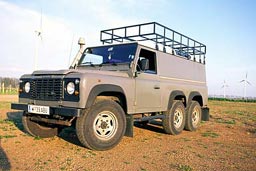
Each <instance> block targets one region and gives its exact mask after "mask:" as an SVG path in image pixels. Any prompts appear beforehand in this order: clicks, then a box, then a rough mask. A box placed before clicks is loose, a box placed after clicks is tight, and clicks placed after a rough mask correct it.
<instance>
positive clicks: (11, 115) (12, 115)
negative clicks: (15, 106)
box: [7, 111, 24, 132]
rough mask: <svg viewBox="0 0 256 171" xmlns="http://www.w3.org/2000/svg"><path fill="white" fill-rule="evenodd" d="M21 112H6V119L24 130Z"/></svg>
mask: <svg viewBox="0 0 256 171" xmlns="http://www.w3.org/2000/svg"><path fill="white" fill-rule="evenodd" d="M22 114H23V113H22V112H20V111H17V112H7V118H8V120H10V121H12V122H13V123H14V125H15V126H16V127H17V128H18V129H19V130H21V131H22V132H24V127H23V125H22Z"/></svg>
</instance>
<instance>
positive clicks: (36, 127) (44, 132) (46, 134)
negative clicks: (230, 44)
mask: <svg viewBox="0 0 256 171" xmlns="http://www.w3.org/2000/svg"><path fill="white" fill-rule="evenodd" d="M31 118H32V117H31V116H30V115H29V114H27V113H24V114H23V116H22V124H23V126H24V129H25V131H26V132H27V133H29V134H30V135H32V136H34V137H41V138H50V137H54V136H56V135H58V133H59V132H60V130H61V129H60V128H58V127H57V126H54V125H49V124H47V123H40V122H36V121H33V120H32V119H31Z"/></svg>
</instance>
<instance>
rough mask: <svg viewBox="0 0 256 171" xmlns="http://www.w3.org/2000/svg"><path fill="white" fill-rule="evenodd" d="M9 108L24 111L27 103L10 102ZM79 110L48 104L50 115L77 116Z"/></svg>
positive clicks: (26, 109) (26, 110) (26, 108)
mask: <svg viewBox="0 0 256 171" xmlns="http://www.w3.org/2000/svg"><path fill="white" fill-rule="evenodd" d="M11 109H16V110H23V111H25V112H28V104H21V103H12V104H11ZM80 112H81V109H77V108H68V107H51V106H50V115H60V116H75V117H79V116H80Z"/></svg>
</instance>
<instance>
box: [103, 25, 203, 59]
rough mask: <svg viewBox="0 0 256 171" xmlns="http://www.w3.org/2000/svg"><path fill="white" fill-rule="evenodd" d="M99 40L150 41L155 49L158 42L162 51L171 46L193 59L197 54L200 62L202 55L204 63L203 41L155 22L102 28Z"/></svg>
mask: <svg viewBox="0 0 256 171" xmlns="http://www.w3.org/2000/svg"><path fill="white" fill-rule="evenodd" d="M100 40H101V42H102V43H103V44H105V43H109V44H112V43H117V42H119V43H121V42H124V41H151V42H154V43H155V45H156V49H158V45H159V44H160V45H162V46H163V51H164V52H165V48H166V47H171V48H172V49H174V50H177V51H182V52H183V53H186V54H189V55H190V56H194V60H195V56H199V58H200V59H199V60H200V62H201V57H203V58H204V63H205V54H206V46H205V45H204V44H203V43H200V42H198V41H196V40H194V39H192V38H190V37H188V36H185V35H183V34H181V33H179V32H177V31H174V30H172V29H170V28H168V27H166V26H164V25H162V24H159V23H157V22H149V23H143V24H137V25H130V26H125V27H118V28H112V29H107V30H102V31H101V34H100Z"/></svg>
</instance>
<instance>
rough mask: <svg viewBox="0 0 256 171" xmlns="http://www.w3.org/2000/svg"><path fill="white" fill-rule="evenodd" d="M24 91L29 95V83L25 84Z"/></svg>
mask: <svg viewBox="0 0 256 171" xmlns="http://www.w3.org/2000/svg"><path fill="white" fill-rule="evenodd" d="M24 90H25V92H26V93H29V91H30V82H26V83H25V85H24Z"/></svg>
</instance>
